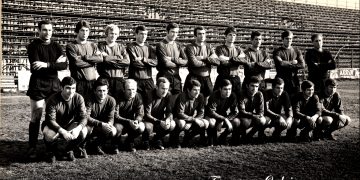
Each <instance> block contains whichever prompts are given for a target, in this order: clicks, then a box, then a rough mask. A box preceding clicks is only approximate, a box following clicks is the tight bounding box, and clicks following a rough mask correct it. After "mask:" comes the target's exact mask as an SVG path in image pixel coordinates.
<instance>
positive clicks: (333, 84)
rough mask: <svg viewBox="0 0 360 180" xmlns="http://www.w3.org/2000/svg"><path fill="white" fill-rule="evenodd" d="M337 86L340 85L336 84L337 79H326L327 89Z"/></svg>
mask: <svg viewBox="0 0 360 180" xmlns="http://www.w3.org/2000/svg"><path fill="white" fill-rule="evenodd" d="M337 85H338V83H337V82H336V80H335V79H331V78H329V79H326V80H325V87H328V86H337Z"/></svg>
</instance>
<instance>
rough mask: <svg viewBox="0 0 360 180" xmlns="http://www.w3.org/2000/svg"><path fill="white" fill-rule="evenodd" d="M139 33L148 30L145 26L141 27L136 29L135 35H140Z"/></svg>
mask: <svg viewBox="0 0 360 180" xmlns="http://www.w3.org/2000/svg"><path fill="white" fill-rule="evenodd" d="M139 31H147V29H146V27H145V26H143V25H140V26H137V27H136V28H135V34H137V33H139Z"/></svg>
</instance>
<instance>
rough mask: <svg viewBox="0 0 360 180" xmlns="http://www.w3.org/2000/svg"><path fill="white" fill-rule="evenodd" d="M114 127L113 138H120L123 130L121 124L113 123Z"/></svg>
mask: <svg viewBox="0 0 360 180" xmlns="http://www.w3.org/2000/svg"><path fill="white" fill-rule="evenodd" d="M114 127H115V129H116V134H115V137H120V136H121V134H122V131H123V129H124V126H123V125H122V124H119V123H115V124H114Z"/></svg>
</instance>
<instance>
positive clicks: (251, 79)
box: [248, 76, 260, 85]
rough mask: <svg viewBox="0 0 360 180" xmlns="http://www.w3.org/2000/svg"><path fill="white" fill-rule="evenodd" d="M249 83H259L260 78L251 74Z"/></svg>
mask: <svg viewBox="0 0 360 180" xmlns="http://www.w3.org/2000/svg"><path fill="white" fill-rule="evenodd" d="M251 83H254V84H260V79H259V78H258V77H257V76H251V78H250V80H249V83H248V85H249V84H251Z"/></svg>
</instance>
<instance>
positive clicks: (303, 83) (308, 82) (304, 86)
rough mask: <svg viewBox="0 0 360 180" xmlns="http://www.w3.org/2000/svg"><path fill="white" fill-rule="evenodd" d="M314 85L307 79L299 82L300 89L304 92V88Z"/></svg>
mask: <svg viewBox="0 0 360 180" xmlns="http://www.w3.org/2000/svg"><path fill="white" fill-rule="evenodd" d="M311 87H314V83H312V82H311V81H309V80H305V81H303V82H302V83H301V90H302V91H303V92H304V91H305V90H306V89H308V88H311Z"/></svg>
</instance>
